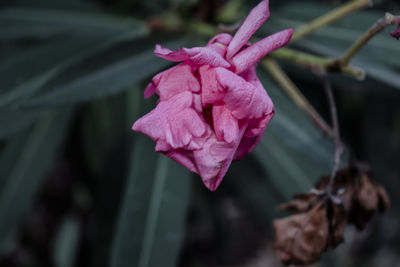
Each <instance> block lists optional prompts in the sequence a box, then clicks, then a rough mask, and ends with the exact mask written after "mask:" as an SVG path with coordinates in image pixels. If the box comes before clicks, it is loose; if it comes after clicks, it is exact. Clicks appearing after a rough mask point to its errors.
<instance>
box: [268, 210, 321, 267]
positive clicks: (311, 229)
mask: <svg viewBox="0 0 400 267" xmlns="http://www.w3.org/2000/svg"><path fill="white" fill-rule="evenodd" d="M274 229H275V233H276V239H275V240H276V241H275V245H274V248H275V250H276V252H277V255H278V257H279V259H280V260H281V261H282V262H283V263H285V264H308V263H312V262H315V261H317V260H318V259H319V258H320V256H321V254H322V252H323V251H324V250H325V248H326V244H327V241H328V233H329V222H328V219H327V216H326V210H325V208H324V207H323V205H322V203H319V204H318V205H315V206H314V207H313V208H312V209H311V210H310V211H308V212H305V213H300V214H295V215H292V216H289V217H286V218H283V219H278V220H275V221H274Z"/></svg>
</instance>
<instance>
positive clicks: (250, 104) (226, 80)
mask: <svg viewBox="0 0 400 267" xmlns="http://www.w3.org/2000/svg"><path fill="white" fill-rule="evenodd" d="M215 71H216V74H217V79H218V81H219V83H220V84H221V86H222V87H224V88H226V95H225V97H224V102H225V104H226V107H227V108H228V109H229V110H230V111H231V112H232V114H233V116H234V117H235V118H237V119H244V118H247V119H252V118H260V117H262V116H263V115H265V114H268V113H270V111H271V106H273V105H272V101H271V99H270V98H269V96H268V94H267V92H266V91H265V89H264V88H262V87H261V88H260V87H258V86H255V85H253V84H252V83H250V82H247V81H246V80H245V79H243V78H242V77H240V76H238V75H236V74H235V73H233V72H231V71H229V70H227V69H223V68H216V69H215Z"/></svg>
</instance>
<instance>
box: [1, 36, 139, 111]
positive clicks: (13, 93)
mask: <svg viewBox="0 0 400 267" xmlns="http://www.w3.org/2000/svg"><path fill="white" fill-rule="evenodd" d="M143 34H145V33H144V32H138V31H132V32H128V33H126V34H122V35H120V36H117V37H115V38H113V39H110V40H108V39H104V40H103V41H102V42H100V43H99V44H96V45H95V46H91V47H86V49H83V50H82V51H81V50H79V49H77V50H72V51H71V54H70V55H69V58H66V59H64V60H61V59H60V61H59V62H54V63H55V65H54V66H51V65H50V64H51V63H53V62H50V64H49V65H50V66H48V69H45V71H43V72H41V73H40V74H39V75H36V76H34V77H32V78H30V79H28V80H25V81H23V82H22V83H20V84H18V86H16V87H15V88H12V89H8V90H7V91H5V93H3V94H1V95H0V107H1V106H4V105H7V104H9V103H13V102H16V101H22V100H23V99H27V98H29V97H30V96H31V95H33V94H34V93H35V92H36V91H38V90H39V89H41V88H42V87H43V86H45V85H46V84H47V83H49V82H50V81H52V80H53V79H54V78H56V77H57V76H60V75H61V74H62V73H63V72H65V71H67V70H68V69H72V68H74V66H76V65H78V64H79V63H81V62H82V61H84V60H85V59H87V58H89V57H94V56H95V55H98V54H101V53H102V52H104V51H105V50H107V49H110V48H111V47H114V46H117V45H118V44H120V43H123V42H126V41H128V40H135V39H137V38H138V37H140V36H142V35H143ZM67 46H68V43H67V44H66V43H64V44H63V45H62V47H63V49H67V48H66V47H67ZM67 51H70V50H68V49H67ZM39 56H40V54H39ZM66 56H67V55H66ZM29 59H31V58H29ZM25 61H26V60H22V62H21V63H22V64H23V63H24V62H25ZM25 64H26V63H25ZM34 65H35V64H34ZM39 66H40V65H39ZM20 67H21V64H16V69H20ZM13 75H14V76H16V77H18V76H19V75H23V74H19V73H18V72H16V73H14V74H13ZM28 75H29V74H28ZM61 76H62V75H61ZM22 77H24V76H22ZM79 77H80V76H79ZM3 91H4V90H3ZM83 93H85V90H84V92H83Z"/></svg>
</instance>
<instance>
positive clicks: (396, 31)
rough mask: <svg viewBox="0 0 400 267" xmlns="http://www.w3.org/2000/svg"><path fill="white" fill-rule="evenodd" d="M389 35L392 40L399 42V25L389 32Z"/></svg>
mask: <svg viewBox="0 0 400 267" xmlns="http://www.w3.org/2000/svg"><path fill="white" fill-rule="evenodd" d="M390 35H391V36H392V37H393V38H396V39H397V40H399V38H400V25H399V26H397V29H396V30H395V31H392V32H390Z"/></svg>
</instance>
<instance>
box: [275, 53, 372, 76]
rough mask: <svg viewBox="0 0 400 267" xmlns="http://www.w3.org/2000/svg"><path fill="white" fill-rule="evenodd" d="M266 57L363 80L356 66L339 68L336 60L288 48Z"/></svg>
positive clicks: (362, 74)
mask: <svg viewBox="0 0 400 267" xmlns="http://www.w3.org/2000/svg"><path fill="white" fill-rule="evenodd" d="M268 57H273V58H276V59H281V60H285V61H289V62H292V63H294V64H297V65H300V66H303V67H306V68H309V69H311V70H313V71H315V70H317V71H319V70H320V69H324V70H325V71H327V72H340V73H342V74H345V75H347V76H350V77H352V78H355V79H357V80H363V79H364V78H365V71H364V70H363V69H361V68H359V67H357V66H351V65H348V66H341V65H340V64H339V60H338V59H336V58H326V57H319V56H314V55H311V54H308V53H304V52H301V51H297V50H294V49H290V48H281V49H278V50H276V51H274V52H272V53H269V54H268Z"/></svg>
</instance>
